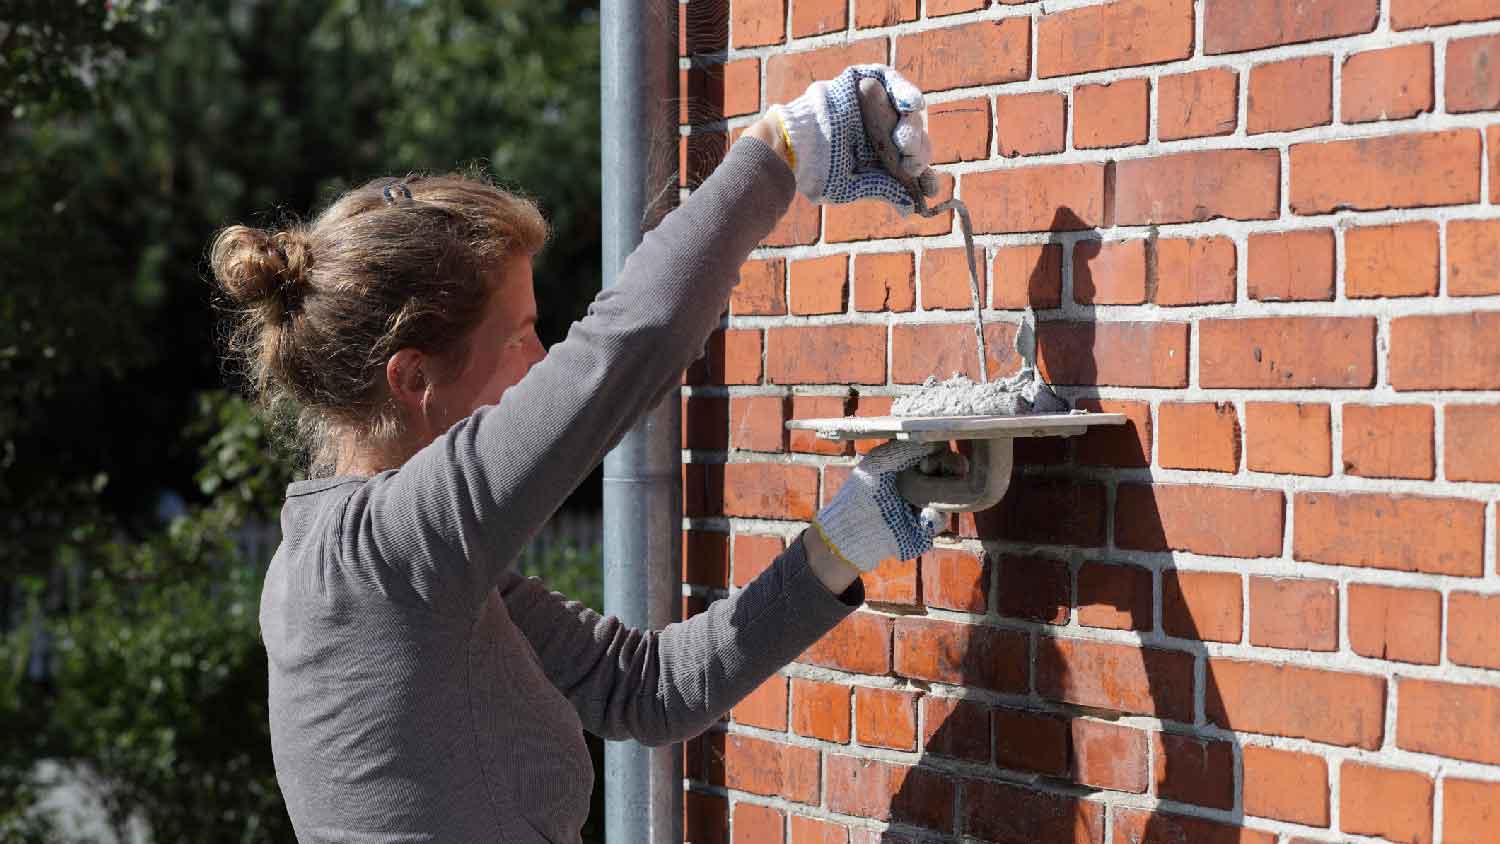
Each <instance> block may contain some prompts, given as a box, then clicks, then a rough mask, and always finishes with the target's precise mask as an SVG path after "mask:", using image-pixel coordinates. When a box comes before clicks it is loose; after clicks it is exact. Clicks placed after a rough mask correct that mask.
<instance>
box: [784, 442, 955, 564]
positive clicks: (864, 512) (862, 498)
mask: <svg viewBox="0 0 1500 844" xmlns="http://www.w3.org/2000/svg"><path fill="white" fill-rule="evenodd" d="M942 450H943V444H942V443H913V442H899V441H898V442H888V443H886V444H884V445H882V446H879V447H877V448H875V449H873V450H872V451H871V452H870V453H869V454H867V455H865V458H864V459H863V460H861V461H860V462H859V465H857V466H855V467H854V472H853V473H852V474H851V475H850V476H849V480H847V481H845V482H844V485H843V486H842V487H839V491H838V494H837V495H835V496H834V497H833V500H832V501H830V502H828V504H827V505H826V506H824V507H823V509H822V510H820V511H818V515H817V516H816V517H815V518H814V519H813V525H814V526H815V527H817V529H818V530H819V531H820V532H822V534H823V539H824V540H826V541H827V542H828V545H829V546H830V547H832V548H833V551H834V553H836V554H838V555H839V556H840V557H842V558H843V559H845V560H846V561H848V562H850V563H852V564H853V565H854V566H855V567H856V568H858V569H859V570H860V571H869V570H870V569H873V568H875V567H876V566H878V565H880V562H881V561H882V560H889V559H891V558H897V559H902V560H914V559H916V558H917V557H918V556H920V555H921V554H924V553H926V552H927V551H928V550H929V549H931V548H932V537H933V536H934V535H936V533H937V527H938V523H939V520H940V519H941V516H940V515H939V514H938V513H937V512H936V511H932V510H924V511H922V513H921V514H920V515H919V514H918V513H917V511H916V508H915V507H913V506H912V505H911V504H910V503H908V502H907V500H906V499H904V498H902V497H901V493H900V492H899V491H898V490H897V488H896V476H897V475H898V474H900V473H901V471H902V470H904V469H909V468H911V467H912V466H915V465H917V464H918V463H920V462H921V460H922V458H923V457H926V456H928V455H931V454H936V453H937V452H939V451H942Z"/></svg>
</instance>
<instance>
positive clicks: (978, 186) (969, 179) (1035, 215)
mask: <svg viewBox="0 0 1500 844" xmlns="http://www.w3.org/2000/svg"><path fill="white" fill-rule="evenodd" d="M963 180H964V184H963V194H964V196H966V197H969V198H970V199H969V213H970V214H971V216H972V219H973V222H974V231H975V233H976V234H999V233H1004V232H1043V231H1077V230H1080V229H1088V228H1093V227H1095V226H1099V225H1102V224H1103V222H1104V212H1105V208H1106V206H1105V202H1104V165H1102V164H1055V165H1048V166H1039V167H1014V168H1008V169H1005V170H990V171H986V172H982V173H967V174H965V175H964V176H963Z"/></svg>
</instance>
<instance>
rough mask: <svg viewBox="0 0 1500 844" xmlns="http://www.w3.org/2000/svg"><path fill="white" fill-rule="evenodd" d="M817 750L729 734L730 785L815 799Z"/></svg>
mask: <svg viewBox="0 0 1500 844" xmlns="http://www.w3.org/2000/svg"><path fill="white" fill-rule="evenodd" d="M818 761H819V754H818V751H816V750H813V749H811V748H807V747H796V746H793V745H789V744H782V743H780V742H775V741H766V740H764V739H758V738H753V737H751V736H746V735H740V734H738V733H730V734H729V735H728V736H726V737H725V741H724V773H725V781H726V783H727V785H728V786H729V787H730V788H734V789H738V790H740V791H748V792H750V793H751V794H760V795H764V796H766V797H785V798H787V799H788V800H795V801H796V802H798V803H816V802H817V801H818Z"/></svg>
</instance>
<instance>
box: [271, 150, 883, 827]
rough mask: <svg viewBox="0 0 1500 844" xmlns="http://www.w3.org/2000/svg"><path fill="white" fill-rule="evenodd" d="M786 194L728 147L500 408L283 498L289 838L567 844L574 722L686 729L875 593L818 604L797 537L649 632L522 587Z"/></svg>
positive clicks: (583, 779)
mask: <svg viewBox="0 0 1500 844" xmlns="http://www.w3.org/2000/svg"><path fill="white" fill-rule="evenodd" d="M793 190H794V180H793V177H792V172H791V170H790V169H789V168H788V167H787V165H786V163H785V162H784V161H783V160H782V159H781V158H780V157H779V156H778V155H776V154H775V153H774V152H773V151H772V150H771V149H770V148H769V147H767V146H766V145H765V144H762V143H760V142H759V141H757V140H754V139H750V138H746V139H742V140H740V141H739V142H738V143H737V144H736V145H735V146H734V148H733V149H732V150H731V151H730V153H729V155H728V156H727V157H726V158H725V160H724V162H723V163H722V164H721V165H720V166H719V168H718V169H717V171H715V173H714V174H713V175H712V176H711V177H709V178H708V179H707V180H706V181H705V183H704V184H703V186H702V187H701V188H699V189H698V190H697V191H696V192H694V194H693V195H692V197H691V198H689V199H688V200H687V201H686V202H685V203H684V204H683V205H682V207H680V208H678V209H677V210H676V211H674V212H672V213H671V214H670V215H668V216H667V217H666V219H665V220H664V221H663V222H662V224H661V225H660V226H658V227H657V228H656V229H655V230H654V231H652V232H651V233H649V234H648V235H646V238H645V240H644V242H643V243H642V244H641V246H640V248H638V249H637V250H636V251H635V253H634V254H632V255H631V256H630V258H629V260H627V261H626V263H625V267H624V270H623V271H622V274H621V276H620V281H619V283H618V284H617V285H615V286H614V287H612V288H610V289H609V290H606V291H604V292H602V293H600V294H599V296H598V298H597V299H595V301H594V302H593V304H592V305H590V307H589V310H588V315H587V316H586V317H585V318H584V319H582V320H581V321H579V322H577V323H575V324H574V325H573V327H572V329H571V330H570V332H569V333H568V336H567V339H565V340H564V341H563V342H561V343H559V344H557V345H556V346H554V347H553V348H552V349H551V350H550V351H549V352H548V354H547V356H546V358H545V359H543V360H542V361H541V362H540V363H538V364H537V365H536V366H535V367H533V368H532V370H531V371H530V372H529V373H528V374H527V375H526V377H525V378H524V379H523V380H522V381H521V382H520V383H518V384H516V385H515V386H513V387H511V388H510V389H509V390H507V391H506V392H505V394H504V396H503V397H502V399H501V400H500V403H499V404H497V405H494V406H489V407H484V408H480V409H479V410H477V411H475V412H474V413H473V415H471V416H470V417H468V418H467V419H465V420H463V421H462V422H459V423H458V424H457V425H455V426H454V427H453V428H452V429H451V430H449V431H448V432H447V433H446V434H444V435H443V436H442V437H439V438H438V439H437V440H436V441H434V442H433V443H432V444H430V445H428V446H427V447H426V448H424V449H422V450H421V451H419V452H418V453H417V454H416V455H415V456H413V457H412V458H411V459H410V460H408V461H407V462H406V463H405V464H404V465H402V466H401V467H400V468H399V469H395V470H392V471H387V472H383V473H381V474H379V475H376V476H374V477H349V476H346V477H335V478H327V479H321V480H312V481H304V482H300V483H296V484H293V485H292V486H291V487H290V488H289V489H288V490H287V500H286V504H285V506H284V508H283V510H282V516H281V521H282V531H283V536H284V539H283V541H282V545H281V547H280V548H279V549H278V550H277V552H276V556H275V558H274V559H273V560H272V562H271V567H270V569H269V571H268V573H267V575H266V582H265V588H264V591H263V593H262V596H261V608H260V626H261V633H262V637H263V638H264V640H265V645H266V652H267V654H268V655H269V657H270V720H271V744H272V751H273V753H274V756H275V762H276V777H277V780H278V782H279V783H280V785H281V790H282V794H283V796H284V797H285V798H286V804H287V809H288V811H289V812H290V814H291V818H292V823H293V825H294V826H295V828H296V831H297V836H298V838H299V839H300V840H301V841H303V842H335V841H337V842H415V841H442V842H470V841H473V842H479V841H484V842H497V841H498V842H511V843H512V844H532V843H533V842H543V841H549V842H571V841H577V840H578V838H579V829H580V828H581V827H582V825H583V822H584V820H585V819H586V817H587V814H588V806H589V794H590V791H591V789H592V784H593V769H592V766H591V764H590V761H589V756H588V753H587V750H586V749H585V746H584V742H583V736H582V732H581V731H582V730H583V729H587V730H589V731H591V732H594V733H597V734H599V735H601V736H604V737H606V738H612V739H622V738H634V739H637V740H639V741H642V742H645V743H648V744H662V743H666V742H671V741H676V740H680V739H682V738H685V737H688V736H692V735H695V734H697V733H699V732H701V731H702V730H703V729H704V728H705V727H707V726H708V725H710V724H711V723H713V722H714V721H715V720H716V719H718V718H719V717H720V716H721V715H722V714H723V713H724V712H725V711H727V710H728V709H729V707H731V706H732V705H734V704H735V703H736V702H737V701H739V700H740V699H741V698H742V697H744V696H745V695H746V694H748V693H749V692H750V691H751V690H753V689H754V688H755V687H756V686H757V685H759V684H760V683H761V682H762V681H763V680H764V679H765V678H766V677H768V676H770V675H771V674H772V673H774V672H775V671H776V669H777V668H779V667H781V666H782V665H784V664H786V663H787V662H789V661H790V660H792V659H794V658H795V657H796V656H797V655H798V654H800V653H801V652H802V651H803V650H804V649H806V648H807V647H808V646H809V645H810V644H812V643H813V642H815V641H816V640H817V639H818V638H820V637H821V636H822V635H823V634H824V633H825V632H827V631H828V630H829V629H830V628H832V627H833V626H834V625H835V624H837V623H838V621H839V620H840V619H842V618H844V617H845V616H846V615H848V614H849V613H850V612H852V611H853V609H854V608H855V607H857V606H858V605H859V603H860V602H861V601H862V600H863V590H862V588H861V587H860V585H859V581H855V584H854V585H853V586H851V587H850V589H849V590H847V591H846V592H845V593H844V594H843V595H841V596H835V595H833V594H832V593H831V592H829V590H828V589H827V588H826V587H825V586H824V585H823V584H822V582H821V581H820V580H819V579H818V578H817V577H816V575H815V574H814V573H813V571H812V570H811V569H810V568H809V567H808V565H807V561H806V555H805V550H804V548H803V546H802V544H801V542H800V541H797V542H793V543H792V544H791V546H790V547H789V548H788V549H787V551H786V553H785V554H783V555H782V556H781V558H780V559H778V560H777V561H776V564H775V565H773V566H771V567H770V568H769V569H767V570H766V572H764V573H763V574H762V575H761V576H760V577H758V578H757V579H756V580H755V581H754V582H753V583H751V584H750V585H749V586H747V587H746V588H745V589H744V590H742V591H740V592H738V593H736V594H735V595H733V596H731V597H729V598H726V599H723V600H720V601H717V602H715V603H714V604H713V605H712V606H711V607H709V609H708V610H707V611H706V612H704V613H702V614H700V615H698V616H695V617H694V618H692V619H690V620H688V621H686V622H683V623H680V624H674V625H671V626H669V627H667V628H665V629H664V630H661V631H642V630H632V629H629V628H627V627H625V626H623V625H621V624H620V623H619V621H618V620H616V619H614V618H613V617H601V616H600V615H598V614H597V613H595V612H593V611H591V610H589V609H588V608H586V607H584V606H582V605H581V604H578V603H576V602H571V601H569V600H568V599H567V598H566V597H564V596H562V595H560V594H557V593H554V592H550V591H548V590H547V589H546V587H545V586H544V585H542V584H541V583H540V582H539V581H537V580H535V579H528V578H522V577H520V576H519V575H517V574H515V573H514V572H513V571H510V569H509V567H510V564H511V562H512V561H513V560H514V558H515V557H516V556H517V554H518V553H519V552H520V550H521V549H522V548H523V547H524V546H525V544H526V542H527V541H528V540H529V539H530V538H531V537H532V536H533V535H534V534H535V533H536V531H537V530H538V528H539V527H540V526H541V525H542V523H543V522H544V521H545V520H546V519H547V518H549V517H550V516H551V515H552V513H553V512H554V511H555V510H556V509H557V507H558V506H559V505H560V504H561V503H562V501H563V499H564V497H565V496H566V495H567V494H568V493H569V492H570V491H571V490H572V489H573V488H574V487H575V486H577V484H578V483H579V482H580V481H581V480H582V479H583V477H584V476H585V475H586V474H587V473H588V472H589V471H590V470H591V469H592V468H593V467H594V466H595V465H597V464H598V463H599V461H600V460H602V459H603V457H604V454H605V452H606V451H608V449H609V448H610V447H612V446H613V445H614V444H615V443H616V442H617V441H618V440H619V438H620V437H621V436H622V435H623V434H624V432H625V431H626V430H628V429H629V428H630V427H631V426H632V425H633V424H634V423H635V422H636V420H637V419H638V418H639V417H640V415H641V414H642V413H644V412H645V411H647V410H649V409H650V408H651V407H652V406H654V405H655V403H656V402H657V401H659V400H660V399H661V398H662V397H663V396H664V395H665V394H666V393H667V392H668V391H669V390H670V389H671V388H672V387H673V386H674V385H675V384H676V382H677V379H678V378H679V373H680V372H681V371H682V370H683V368H684V367H685V366H687V365H688V364H689V363H690V362H691V361H692V360H693V359H694V358H696V357H697V356H698V354H699V352H700V350H701V349H702V348H703V346H704V343H705V342H706V340H707V338H708V336H709V334H710V333H711V332H712V331H713V329H714V328H715V327H716V326H717V324H718V321H719V315H720V313H722V311H723V309H724V305H725V302H726V301H727V300H728V298H729V291H730V290H731V288H733V286H734V284H735V281H736V278H737V274H738V270H739V266H740V264H741V263H742V262H743V261H744V259H745V257H746V255H748V254H749V251H750V250H751V249H752V248H753V247H754V246H755V244H756V243H758V242H759V241H760V240H761V239H762V238H763V237H764V236H765V235H766V234H767V233H768V232H769V231H770V229H771V227H772V226H773V225H775V223H776V220H777V219H778V218H779V217H780V216H781V214H782V213H783V212H784V211H785V210H786V207H787V205H788V204H789V202H790V201H791V198H792V193H793ZM647 564H648V565H653V564H655V565H660V564H663V562H662V561H647Z"/></svg>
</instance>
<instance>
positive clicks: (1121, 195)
mask: <svg viewBox="0 0 1500 844" xmlns="http://www.w3.org/2000/svg"><path fill="white" fill-rule="evenodd" d="M1114 197H1115V216H1114V221H1115V223H1117V224H1118V225H1122V226H1143V225H1150V224H1152V223H1195V222H1201V221H1204V220H1212V219H1215V218H1218V217H1227V218H1229V219H1232V220H1274V219H1276V216H1277V215H1278V214H1279V213H1280V210H1279V207H1280V197H1281V157H1280V155H1279V154H1278V153H1277V152H1276V151H1275V150H1248V149H1229V150H1205V151H1200V152H1182V153H1177V154H1175V155H1163V156H1158V157H1156V158H1137V159H1132V160H1130V161H1121V162H1119V163H1118V164H1116V165H1115V189H1114Z"/></svg>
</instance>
